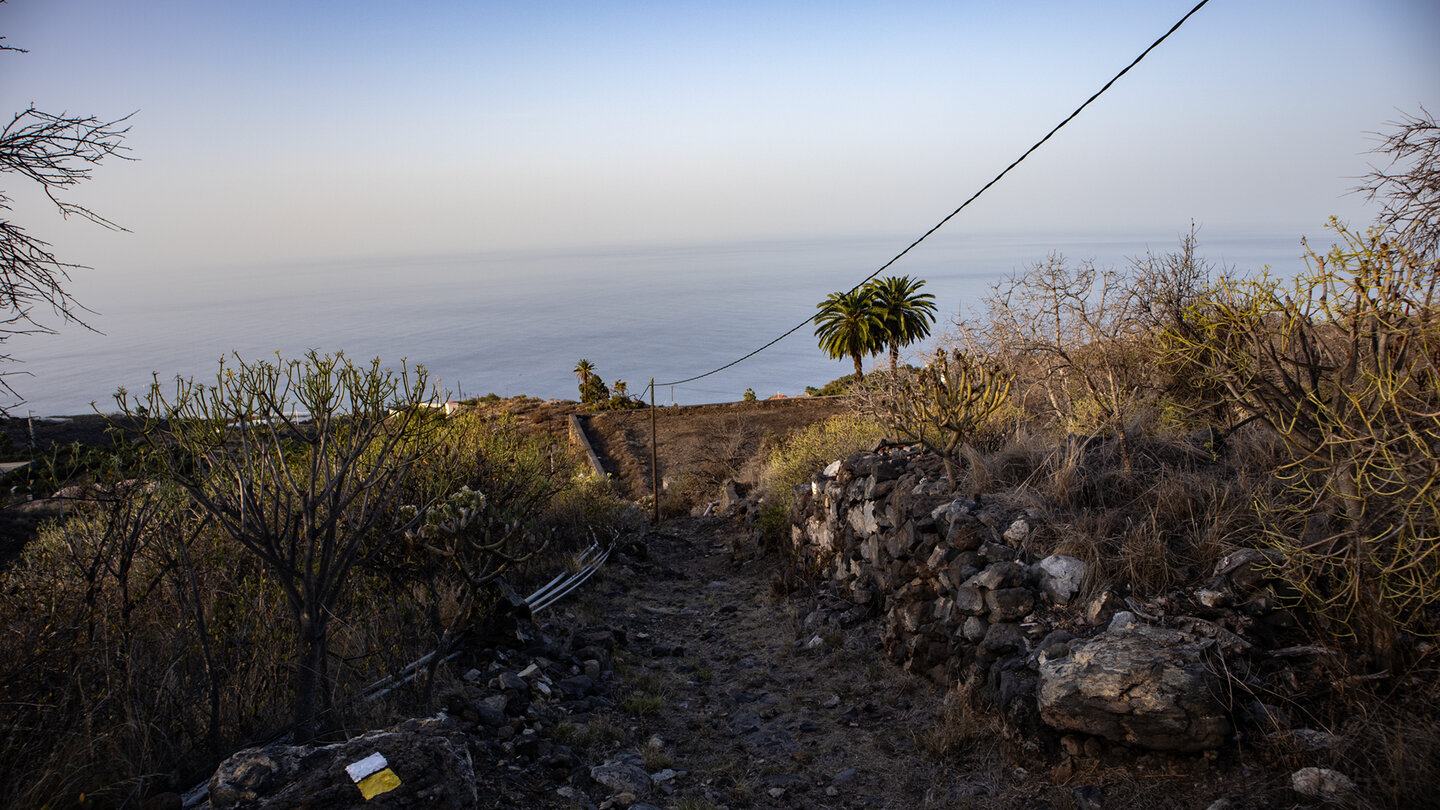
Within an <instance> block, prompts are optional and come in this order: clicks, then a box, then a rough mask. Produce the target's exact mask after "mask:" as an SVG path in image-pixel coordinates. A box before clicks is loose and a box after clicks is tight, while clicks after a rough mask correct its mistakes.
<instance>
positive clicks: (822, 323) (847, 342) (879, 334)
mask: <svg viewBox="0 0 1440 810" xmlns="http://www.w3.org/2000/svg"><path fill="white" fill-rule="evenodd" d="M817 306H818V309H819V310H820V312H819V313H818V314H816V316H815V336H816V337H818V338H820V350H821V351H823V352H825V353H826V354H828V355H830V356H831V357H833V358H835V359H836V360H839V359H841V358H843V357H849V358H850V359H852V360H854V361H855V379H857V380H859V379H861V378H863V377H864V376H865V369H864V368H863V367H862V366H861V365H860V358H861V357H863V356H865V355H871V354H879V353H880V352H882V351H884V349H885V343H886V332H885V322H884V320H883V319H882V318H881V317H880V313H879V311H878V310H877V309H876V308H875V306H874V296H873V295H872V294H871V293H870V291H869V290H868V289H867V288H861V289H858V290H851V291H850V292H837V293H830V295H829V296H828V297H826V299H825V300H824V301H821V302H820V303H819V304H818V305H817Z"/></svg>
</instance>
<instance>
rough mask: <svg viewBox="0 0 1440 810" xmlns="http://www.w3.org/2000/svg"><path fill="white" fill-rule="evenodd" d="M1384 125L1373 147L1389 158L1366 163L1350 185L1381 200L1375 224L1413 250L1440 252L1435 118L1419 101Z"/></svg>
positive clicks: (1439, 150)
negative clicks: (1414, 109) (1416, 110)
mask: <svg viewBox="0 0 1440 810" xmlns="http://www.w3.org/2000/svg"><path fill="white" fill-rule="evenodd" d="M1388 126H1389V127H1391V129H1392V131H1391V132H1390V134H1388V135H1382V136H1381V138H1382V140H1381V142H1380V145H1379V146H1378V147H1376V148H1375V150H1374V152H1375V153H1376V154H1381V155H1389V156H1390V163H1389V164H1388V165H1387V166H1385V167H1384V168H1377V167H1374V166H1372V167H1371V168H1370V173H1369V174H1367V175H1365V177H1364V178H1362V182H1361V185H1360V186H1359V188H1357V189H1356V191H1358V192H1360V193H1362V194H1364V195H1365V197H1366V199H1369V200H1375V199H1379V200H1381V201H1382V202H1383V205H1384V208H1383V209H1382V210H1381V212H1380V215H1379V216H1378V217H1377V218H1376V224H1377V225H1379V226H1380V227H1382V228H1385V229H1387V230H1388V231H1390V232H1391V233H1393V234H1396V235H1397V238H1399V239H1402V240H1404V241H1405V242H1406V247H1408V248H1409V250H1410V252H1412V253H1413V254H1414V255H1416V256H1420V257H1426V256H1428V257H1430V258H1431V259H1434V258H1435V257H1436V253H1437V252H1440V123H1437V122H1436V120H1435V116H1434V115H1432V114H1431V113H1430V111H1429V110H1426V109H1425V108H1424V107H1423V106H1422V107H1421V108H1420V114H1419V115H1403V116H1402V118H1401V120H1399V121H1392V122H1390V123H1389V124H1388Z"/></svg>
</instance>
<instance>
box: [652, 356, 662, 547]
mask: <svg viewBox="0 0 1440 810" xmlns="http://www.w3.org/2000/svg"><path fill="white" fill-rule="evenodd" d="M659 441H660V438H659V434H658V433H656V432H655V378H654V377H651V378H650V492H651V493H653V494H654V496H655V525H656V526H659V525H660V465H659V462H658V461H657V459H658V458H659V453H658V452H657V450H656V448H657V446H658V444H659Z"/></svg>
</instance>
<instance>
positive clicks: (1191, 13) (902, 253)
mask: <svg viewBox="0 0 1440 810" xmlns="http://www.w3.org/2000/svg"><path fill="white" fill-rule="evenodd" d="M1209 2H1210V0H1200V2H1199V3H1196V4H1195V7H1194V8H1192V9H1190V11H1189V12H1187V13H1186V14H1185V16H1184V17H1181V18H1180V21H1179V22H1177V23H1175V24H1174V25H1172V26H1170V30H1169V31H1166V32H1165V33H1164V34H1162V35H1161V37H1160V38H1159V39H1157V40H1155V41H1154V42H1152V43H1150V47H1148V48H1146V49H1145V50H1144V51H1141V53H1140V55H1139V56H1137V57H1135V59H1134V60H1133V61H1131V62H1130V64H1128V65H1126V66H1125V68H1124V69H1123V70H1121V71H1120V72H1119V73H1116V74H1115V76H1114V78H1112V79H1110V81H1108V82H1106V83H1105V86H1104V87H1101V88H1100V89H1099V90H1096V91H1095V93H1094V94H1093V95H1091V96H1090V98H1087V99H1085V103H1084V104H1081V105H1080V106H1079V107H1076V108H1075V112H1072V113H1070V115H1068V116H1066V117H1065V120H1064V121H1061V122H1060V123H1058V124H1056V125H1055V128H1054V129H1052V130H1050V131H1049V132H1047V133H1045V137H1043V138H1041V139H1040V140H1038V141H1036V142H1035V145H1033V146H1031V147H1030V148H1029V149H1026V150H1025V153H1024V154H1023V155H1021V156H1020V157H1018V158H1015V161H1014V162H1013V163H1011V164H1010V165H1009V166H1006V167H1005V170H1004V171H1002V172H1000V173H999V174H997V175H995V177H994V179H992V180H991V181H990V182H988V183H986V184H985V185H984V186H981V188H980V190H979V191H977V192H975V193H974V194H972V195H970V199H968V200H966V201H965V202H963V203H961V204H960V207H959V208H956V209H955V210H954V211H951V212H950V213H949V215H947V216H946V217H945V218H944V219H942V220H940V221H939V222H938V223H936V225H935V227H933V228H931V229H930V230H928V231H926V232H925V233H924V234H922V235H921V236H920V238H919V239H916V240H915V241H914V242H911V243H910V244H909V246H908V247H906V248H905V249H904V250H902V251H900V252H899V253H897V254H895V258H893V259H891V260H890V261H888V262H886V263H885V264H883V265H881V266H880V269H878V270H876V271H875V272H873V273H871V274H870V275H868V276H866V277H865V278H863V279H861V281H860V283H859V284H856V285H855V286H854V287H851V288H850V292H852V293H853V292H855V291H856V290H858V289H860V288H861V287H863V286H864V285H865V284H866V283H867V282H869V281H870V280H871V279H873V278H875V277H876V276H878V275H880V274H881V273H883V272H885V271H886V270H888V269H890V266H891V265H893V264H895V263H896V262H898V261H900V259H902V258H904V256H905V254H907V253H909V252H910V251H911V250H913V249H914V248H915V246H916V245H918V244H920V243H921V242H924V241H925V240H926V239H928V238H929V237H930V235H931V234H933V233H935V232H936V231H938V230H940V229H941V228H942V227H944V225H945V223H947V222H949V221H950V220H952V219H954V218H955V215H956V214H959V213H960V212H961V211H964V210H965V208H966V206H968V205H970V203H972V202H975V200H976V199H978V198H979V197H980V195H981V194H984V193H985V192H986V191H988V190H989V189H990V187H991V186H993V185H995V184H996V183H998V182H1000V178H1002V177H1004V176H1005V175H1007V174H1009V173H1010V170H1011V169H1013V168H1015V167H1016V166H1019V165H1020V163H1021V161H1023V160H1025V158H1027V157H1030V153H1032V152H1034V151H1035V150H1036V149H1039V148H1040V147H1041V146H1043V145H1044V143H1045V142H1046V141H1048V140H1050V138H1051V137H1052V136H1053V135H1054V134H1055V133H1057V132H1059V131H1060V128H1061V127H1063V126H1065V125H1066V124H1068V123H1070V122H1071V121H1073V120H1075V117H1076V116H1078V115H1080V113H1081V111H1083V110H1084V109H1085V108H1086V107H1089V106H1090V103H1091V102H1093V101H1094V100H1095V99H1097V98H1099V97H1100V95H1101V94H1102V93H1104V92H1105V91H1106V90H1109V89H1110V86H1111V85H1113V84H1115V82H1117V81H1119V80H1120V77H1121V76H1124V75H1125V74H1126V73H1129V72H1130V69H1131V68H1133V67H1135V66H1136V65H1138V64H1140V60H1141V59H1144V58H1145V57H1146V56H1149V55H1150V52H1151V51H1153V50H1155V49H1156V48H1158V47H1160V43H1162V42H1164V41H1165V40H1166V39H1169V37H1170V35H1171V34H1173V33H1175V32H1176V31H1178V30H1179V29H1180V26H1182V25H1184V24H1185V21H1186V20H1188V19H1190V18H1191V17H1192V16H1194V14H1195V12H1197V11H1199V10H1200V9H1201V8H1204V6H1205V4H1206V3H1209ZM814 320H815V317H814V316H813V315H812V316H811V317H809V318H806V319H805V320H803V321H801V322H800V323H797V324H795V326H794V327H793V328H792V329H790V330H789V331H788V332H786V333H784V334H783V335H780V336H779V337H777V338H775V339H774V340H772V341H770V342H769V343H766V344H765V345H764V346H761V347H760V348H758V349H756V350H755V351H752V352H750V353H749V354H746V355H742V356H741V357H739V358H737V359H735V360H732V361H730V362H729V363H726V364H725V365H723V366H720V367H719V368H717V369H713V370H711V371H707V372H705V373H704V374H697V375H695V376H694V377H686V378H685V379H683V380H675V381H674V382H663V383H655V385H682V384H684V383H688V382H694V381H696V380H699V379H703V378H705V377H709V376H710V375H712V374H719V373H720V372H722V371H724V370H725V369H727V368H731V367H733V366H737V365H739V364H741V363H743V362H745V361H746V360H749V359H750V358H752V357H754V356H755V355H757V354H759V353H761V352H763V351H765V350H766V349H768V348H770V347H771V346H774V345H775V344H776V343H779V342H780V341H782V340H784V339H785V338H787V337H790V336H791V335H793V334H795V333H796V332H798V331H800V330H801V329H803V328H805V327H806V326H809V325H810V324H811V322H813V321H814Z"/></svg>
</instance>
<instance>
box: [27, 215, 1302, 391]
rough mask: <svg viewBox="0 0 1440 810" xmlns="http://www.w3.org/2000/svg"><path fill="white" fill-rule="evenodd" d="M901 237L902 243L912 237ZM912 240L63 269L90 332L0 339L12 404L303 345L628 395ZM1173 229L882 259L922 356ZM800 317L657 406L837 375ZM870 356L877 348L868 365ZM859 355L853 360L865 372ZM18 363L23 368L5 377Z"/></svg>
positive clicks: (460, 386) (1210, 252)
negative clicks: (925, 313) (998, 308)
mask: <svg viewBox="0 0 1440 810" xmlns="http://www.w3.org/2000/svg"><path fill="white" fill-rule="evenodd" d="M912 239H913V237H912ZM908 241H909V240H904V239H886V238H881V237H866V238H859V237H857V238H850V239H809V240H773V241H747V242H734V243H728V244H695V245H677V246H664V247H633V248H625V247H601V248H592V249H569V250H552V251H543V250H535V251H506V252H493V253H475V254H470V255H463V256H444V257H434V256H429V257H426V256H416V257H409V258H405V257H401V258H387V259H367V260H360V261H355V260H348V261H333V262H307V263H303V264H272V265H266V266H258V267H244V268H233V267H232V268H218V267H217V268H207V269H195V270H189V271H184V272H172V273H169V274H158V275H157V276H155V277H152V278H151V279H150V280H142V279H138V278H136V277H135V276H134V275H128V276H127V274H126V273H125V272H123V271H118V270H117V271H107V272H102V271H100V270H93V271H92V270H79V271H77V272H76V273H75V279H74V281H73V285H72V287H71V289H72V291H73V292H74V293H75V295H76V297H77V299H78V300H79V301H80V303H81V304H83V305H84V306H85V307H87V308H89V309H90V310H91V311H92V312H93V314H90V315H87V316H86V321H87V322H88V323H89V324H90V325H91V326H92V327H94V329H95V330H97V331H87V330H86V329H85V328H83V327H81V326H78V325H75V324H62V325H60V326H59V334H56V335H21V336H16V337H13V338H12V339H11V340H10V341H9V342H8V343H7V345H6V350H7V351H8V353H10V354H11V355H13V356H14V357H15V358H16V359H17V360H19V361H20V362H18V363H10V364H8V365H10V366H11V367H10V368H9V369H7V371H9V372H11V375H12V376H10V377H9V378H8V381H9V382H10V384H11V385H12V386H13V387H14V388H15V389H16V390H17V391H18V392H19V393H20V394H21V395H22V396H23V397H24V398H25V401H24V402H23V403H16V402H15V401H14V400H13V398H11V399H9V400H7V402H6V403H5V404H6V405H7V406H9V408H10V413H11V415H12V416H25V415H27V414H31V415H35V416H61V415H75V414H82V413H91V412H92V406H91V403H92V402H93V403H94V409H95V410H99V411H100V412H102V413H111V412H114V411H115V410H116V408H115V403H114V400H113V394H114V393H115V391H116V390H117V389H118V388H120V387H124V388H126V389H128V390H129V391H130V392H131V394H132V395H134V394H143V393H144V391H145V390H146V389H147V388H148V386H149V385H150V383H151V381H152V379H153V378H154V377H155V376H158V377H159V379H160V380H161V381H171V380H174V379H175V377H177V376H180V377H186V378H192V377H193V378H195V379H196V380H197V381H210V380H213V378H214V376H215V374H216V371H217V370H218V367H219V366H218V364H219V360H220V359H221V357H230V356H232V355H233V354H238V355H239V356H241V357H243V358H245V359H247V360H255V359H262V358H267V359H268V358H273V357H274V353H275V352H277V351H278V352H279V353H280V354H281V356H283V357H285V358H287V359H289V358H294V357H299V356H301V355H303V354H304V353H305V352H306V351H308V350H311V349H314V350H317V351H320V352H322V353H329V352H335V351H340V350H343V351H344V352H345V354H346V355H347V356H348V357H350V358H352V359H354V360H356V361H368V360H370V359H371V358H374V357H379V358H381V360H382V361H383V362H384V363H385V364H386V365H387V366H391V367H396V366H398V365H399V362H400V360H401V359H402V358H404V359H406V360H407V361H408V362H409V363H410V364H411V365H412V366H413V365H415V364H423V365H424V366H425V367H426V369H427V370H428V371H429V372H430V374H431V376H432V379H433V380H438V382H439V385H440V388H441V390H442V392H444V393H446V394H447V395H448V396H449V397H450V398H455V399H458V398H469V397H475V396H483V395H485V394H490V393H494V394H498V395H500V396H514V395H519V394H527V395H530V396H537V397H541V398H546V399H551V398H564V399H574V398H576V397H577V396H578V392H577V390H576V380H575V376H574V374H573V372H572V369H573V368H574V366H575V364H576V363H577V362H578V361H579V360H580V359H582V358H584V359H587V360H589V361H590V362H591V363H593V364H594V365H595V368H596V371H597V373H598V374H599V375H600V376H601V377H602V379H604V380H605V382H606V383H607V384H613V383H614V382H615V381H616V380H617V379H623V380H624V381H625V382H626V383H627V385H628V389H629V392H630V393H631V394H633V395H639V394H641V393H642V392H643V391H644V390H645V388H646V385H647V384H648V382H649V380H650V378H651V377H652V376H653V377H654V378H655V380H656V381H657V383H665V382H667V381H670V380H679V379H685V378H689V377H693V376H696V375H699V374H702V373H705V372H708V371H710V370H712V369H715V368H719V367H721V366H723V365H725V364H727V363H730V362H732V361H734V360H735V359H737V358H739V357H741V356H742V355H744V354H746V353H748V352H751V351H754V350H755V349H757V348H759V347H760V346H761V345H763V344H765V343H766V342H768V341H770V340H772V339H774V338H776V337H778V336H779V335H780V334H782V333H784V332H786V331H787V330H790V329H792V328H794V327H795V326H797V325H798V324H800V323H802V322H804V321H806V320H807V319H808V318H809V317H810V316H811V315H813V314H814V312H815V305H816V304H817V303H818V302H819V301H821V300H822V299H823V298H824V297H825V296H826V295H828V294H829V293H831V292H834V291H837V290H846V289H849V288H850V287H852V286H854V285H855V284H857V283H859V282H860V281H861V280H862V279H864V278H865V277H866V276H867V275H869V274H870V273H871V272H873V271H874V270H875V269H876V268H878V267H880V266H882V265H883V264H885V263H886V262H887V261H889V260H890V259H891V258H892V257H893V256H894V255H895V254H896V253H898V252H899V251H900V250H901V249H903V248H904V246H905V244H908ZM1179 241H1180V233H1178V232H1177V233H1172V234H1164V233H1159V234H1157V233H1149V234H1135V235H1120V236H1115V235H1106V236H1084V235H1049V236H1046V235H1018V234H955V235H947V234H937V235H936V236H934V237H932V238H931V239H930V240H927V241H926V242H925V243H923V244H921V245H920V246H918V247H916V248H915V249H914V250H913V251H912V252H911V253H910V254H908V255H907V256H905V257H904V258H902V259H901V260H900V261H898V262H896V263H895V265H894V266H892V267H891V268H890V269H888V270H886V271H885V273H884V275H908V276H910V277H912V278H920V279H924V280H925V281H926V286H925V288H924V289H925V291H926V292H929V293H932V294H933V295H935V297H936V303H937V305H938V307H939V319H938V321H937V323H936V325H935V328H934V332H933V334H932V337H931V339H930V340H928V341H926V342H925V343H923V344H920V345H917V346H912V347H910V350H909V351H908V352H907V353H906V354H907V356H909V357H911V358H913V357H917V356H919V355H920V354H922V353H923V352H925V351H927V350H929V349H931V348H932V347H933V345H934V343H935V341H936V339H938V338H940V337H942V336H943V335H945V334H946V333H947V332H948V331H950V330H951V327H952V324H953V322H954V320H955V319H956V318H957V317H959V316H961V315H962V313H966V312H968V311H970V310H971V309H972V308H973V307H976V306H978V305H979V304H980V299H981V298H982V297H983V296H984V295H985V294H986V293H987V292H988V291H989V288H990V287H991V285H993V284H994V283H995V282H996V281H998V280H1000V279H1002V278H1004V277H1005V276H1007V275H1010V274H1012V273H1016V272H1020V271H1023V270H1024V269H1025V268H1026V267H1028V266H1029V265H1031V264H1034V263H1036V262H1039V261H1042V260H1044V259H1045V258H1046V257H1047V256H1048V255H1049V254H1051V253H1052V252H1059V253H1062V254H1063V255H1065V257H1066V258H1067V259H1069V260H1071V261H1075V262H1079V261H1082V260H1093V261H1095V262H1096V263H1097V264H1098V265H1100V266H1113V267H1121V266H1124V265H1126V264H1128V262H1129V260H1130V259H1131V258H1132V257H1139V256H1143V255H1145V253H1146V252H1147V251H1149V252H1153V253H1155V254H1157V255H1158V254H1164V253H1168V252H1171V251H1173V250H1175V249H1176V248H1177V247H1178V245H1179ZM1199 247H1200V250H1199V253H1200V255H1201V256H1202V258H1204V259H1206V260H1208V261H1210V262H1211V263H1212V264H1214V265H1215V266H1216V267H1226V268H1234V269H1236V270H1239V271H1242V272H1246V271H1258V270H1259V269H1260V268H1261V267H1263V266H1269V267H1271V268H1272V269H1273V270H1274V271H1275V272H1277V273H1280V274H1282V275H1283V274H1289V273H1293V272H1295V271H1296V270H1298V269H1300V268H1301V267H1303V261H1302V259H1301V256H1302V254H1303V249H1302V246H1301V243H1300V239H1299V237H1298V236H1284V237H1274V236H1263V235H1244V234H1236V235H1223V234H1216V235H1213V236H1212V235H1210V234H1207V233H1205V232H1204V231H1203V230H1202V231H1201V233H1200V235H1199ZM813 332H814V329H813V327H812V326H810V325H809V324H806V325H805V326H803V327H801V328H800V329H799V330H798V331H796V332H795V333H794V334H792V335H790V336H789V337H787V338H785V339H784V340H781V341H780V342H779V343H777V344H776V345H774V346H772V347H770V348H769V349H767V350H766V351H764V352H761V353H760V354H759V355H757V356H755V357H752V358H750V359H749V360H746V361H745V362H743V363H740V364H739V365H737V366H734V367H732V368H729V369H726V370H725V371H722V372H720V373H718V374H715V375H713V376H710V377H706V378H704V379H701V380H697V381H695V382H693V383H687V384H684V385H676V386H665V385H660V386H657V391H656V402H657V403H662V404H667V405H668V404H672V403H674V404H699V403H705V402H726V401H733V400H738V399H740V398H741V397H742V396H743V394H744V392H745V391H746V389H752V390H754V392H755V393H756V394H757V395H758V396H760V397H761V398H765V397H770V396H773V395H775V394H784V395H787V396H794V395H800V394H803V393H804V392H805V387H806V386H820V385H823V384H824V383H826V382H828V381H830V380H832V379H835V378H837V377H840V376H842V375H844V374H847V373H850V371H851V363H850V361H849V360H848V359H847V360H831V359H829V358H827V357H825V356H824V355H823V354H822V353H821V352H820V350H819V349H818V348H817V345H816V340H815V338H814V334H813ZM871 362H872V363H874V362H882V363H883V362H885V360H884V358H883V357H881V358H876V359H875V360H873V361H871ZM867 367H868V364H867ZM16 372H22V373H21V374H17V373H16Z"/></svg>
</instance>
